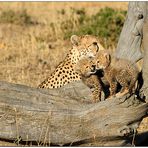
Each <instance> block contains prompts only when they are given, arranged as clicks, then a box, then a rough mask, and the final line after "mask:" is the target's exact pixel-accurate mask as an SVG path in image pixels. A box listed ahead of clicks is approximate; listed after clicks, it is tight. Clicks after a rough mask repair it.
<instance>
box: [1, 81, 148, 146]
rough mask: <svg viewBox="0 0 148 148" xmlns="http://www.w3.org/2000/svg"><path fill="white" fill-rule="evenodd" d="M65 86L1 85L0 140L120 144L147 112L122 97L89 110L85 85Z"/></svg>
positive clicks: (143, 106)
mask: <svg viewBox="0 0 148 148" xmlns="http://www.w3.org/2000/svg"><path fill="white" fill-rule="evenodd" d="M70 86H73V87H71V88H70V87H69V86H68V85H67V89H65V88H61V89H59V90H38V89H34V88H30V87H27V86H22V85H21V86H20V85H17V84H10V83H5V82H0V120H1V122H0V131H1V132H0V137H1V138H2V139H13V140H16V139H21V140H23V141H36V142H38V143H40V142H41V143H44V144H45V143H49V144H50V143H51V144H53V145H65V144H68V145H71V144H75V143H78V142H79V143H80V144H83V143H85V144H86V143H94V142H95V141H102V142H103V141H112V140H115V139H116V140H118V141H120V142H122V144H123V142H125V141H122V140H123V139H122V138H121V137H123V136H124V135H128V134H130V133H132V132H133V130H134V129H135V128H137V127H138V124H139V121H140V120H141V119H142V118H143V117H144V116H145V114H146V112H147V111H148V103H141V102H140V101H138V100H135V99H134V98H133V97H129V98H126V97H127V96H123V97H122V98H112V99H109V100H106V101H102V102H100V103H96V104H90V103H88V102H87V101H88V100H89V99H86V98H84V96H87V95H88V94H90V92H89V89H88V88H87V87H86V86H85V85H83V84H82V83H81V82H79V83H78V82H76V83H74V84H73V85H70ZM74 90H75V93H74ZM81 90H83V95H80V94H81V92H82V91H81ZM58 92H59V93H58ZM75 94H79V95H78V96H77V97H76V96H75ZM84 94H85V95H84ZM72 97H73V99H72ZM75 97H76V99H74V98H75ZM82 102H83V103H82ZM121 139H122V140H121ZM100 144H101V143H100ZM120 144H121V143H120ZM114 145H115V143H114Z"/></svg>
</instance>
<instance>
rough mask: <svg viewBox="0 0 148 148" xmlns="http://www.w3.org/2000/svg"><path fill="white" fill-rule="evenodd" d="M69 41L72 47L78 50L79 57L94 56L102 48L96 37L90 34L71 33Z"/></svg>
mask: <svg viewBox="0 0 148 148" xmlns="http://www.w3.org/2000/svg"><path fill="white" fill-rule="evenodd" d="M71 43H72V46H73V48H75V49H77V50H78V52H79V58H83V57H84V56H86V57H95V55H96V53H97V52H98V51H99V50H103V49H104V48H103V47H102V45H101V44H100V43H99V40H98V38H97V37H95V36H92V35H83V36H77V35H72V36H71Z"/></svg>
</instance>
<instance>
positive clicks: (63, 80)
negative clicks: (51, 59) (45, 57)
mask: <svg viewBox="0 0 148 148" xmlns="http://www.w3.org/2000/svg"><path fill="white" fill-rule="evenodd" d="M71 43H72V49H71V50H70V52H69V53H68V54H67V56H66V58H65V59H64V60H63V62H62V63H61V64H59V66H58V67H57V68H56V69H55V71H54V72H53V73H52V74H51V75H50V76H49V77H48V78H47V79H45V80H44V81H43V82H42V83H41V84H40V85H39V86H38V87H39V88H50V89H52V88H59V87H62V86H64V85H66V84H68V83H70V82H73V81H79V80H80V79H81V76H80V75H79V74H78V73H77V72H75V70H74V66H75V64H76V63H77V62H78V61H79V60H80V59H81V58H83V57H94V56H95V55H96V53H97V52H98V50H103V49H104V48H103V47H102V45H101V44H100V43H99V40H98V38H97V37H95V36H92V35H83V36H77V35H72V36H71Z"/></svg>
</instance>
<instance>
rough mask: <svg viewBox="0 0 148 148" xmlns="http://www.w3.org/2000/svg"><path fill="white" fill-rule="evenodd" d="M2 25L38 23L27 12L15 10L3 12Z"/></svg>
mask: <svg viewBox="0 0 148 148" xmlns="http://www.w3.org/2000/svg"><path fill="white" fill-rule="evenodd" d="M0 23H11V24H15V25H32V24H36V23H37V22H35V21H33V19H32V18H31V16H30V15H28V13H27V11H26V10H21V11H17V12H15V11H14V10H6V11H2V12H1V14H0Z"/></svg>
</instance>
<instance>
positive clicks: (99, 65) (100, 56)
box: [93, 50, 111, 70]
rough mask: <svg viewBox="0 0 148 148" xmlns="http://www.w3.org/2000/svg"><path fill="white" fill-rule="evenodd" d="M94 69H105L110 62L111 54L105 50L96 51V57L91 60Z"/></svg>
mask: <svg viewBox="0 0 148 148" xmlns="http://www.w3.org/2000/svg"><path fill="white" fill-rule="evenodd" d="M93 63H95V64H94V65H95V66H96V70H99V69H105V68H107V67H108V66H109V65H110V63H111V55H110V54H109V52H108V51H106V50H101V51H99V52H98V53H97V55H96V57H95V58H94V60H93Z"/></svg>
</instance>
